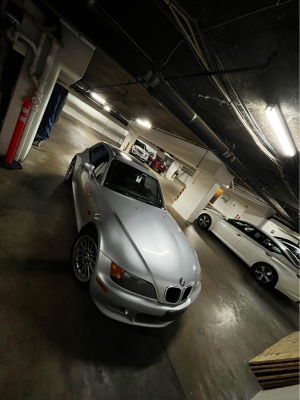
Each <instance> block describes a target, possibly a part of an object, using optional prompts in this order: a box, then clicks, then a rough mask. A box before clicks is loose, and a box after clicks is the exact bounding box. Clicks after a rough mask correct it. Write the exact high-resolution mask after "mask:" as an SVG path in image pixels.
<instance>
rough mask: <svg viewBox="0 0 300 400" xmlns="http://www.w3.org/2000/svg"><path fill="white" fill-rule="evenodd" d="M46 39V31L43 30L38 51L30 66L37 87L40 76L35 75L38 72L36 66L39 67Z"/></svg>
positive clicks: (30, 72) (31, 75)
mask: <svg viewBox="0 0 300 400" xmlns="http://www.w3.org/2000/svg"><path fill="white" fill-rule="evenodd" d="M45 39H46V33H45V32H42V34H41V37H40V41H39V44H38V46H37V50H36V53H35V55H34V58H33V61H32V63H31V65H30V66H29V74H30V77H31V79H32V81H33V83H34V84H35V86H36V87H38V84H39V83H38V78H37V77H36V75H35V72H36V67H37V64H38V62H39V59H40V56H41V53H42V50H43V47H44V43H45Z"/></svg>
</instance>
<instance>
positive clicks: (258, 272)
mask: <svg viewBox="0 0 300 400" xmlns="http://www.w3.org/2000/svg"><path fill="white" fill-rule="evenodd" d="M252 274H253V276H254V278H255V279H256V280H257V282H259V283H260V284H262V285H263V286H265V287H267V288H269V289H272V288H274V287H275V286H276V283H277V282H278V274H277V272H276V270H275V269H274V268H273V267H271V265H269V264H265V263H263V262H262V263H257V264H255V265H253V267H252Z"/></svg>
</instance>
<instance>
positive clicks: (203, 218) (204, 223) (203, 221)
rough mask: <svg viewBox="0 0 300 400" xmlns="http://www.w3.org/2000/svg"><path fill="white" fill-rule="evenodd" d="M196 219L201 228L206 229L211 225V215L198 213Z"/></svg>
mask: <svg viewBox="0 0 300 400" xmlns="http://www.w3.org/2000/svg"><path fill="white" fill-rule="evenodd" d="M197 221H198V225H199V226H200V228H201V229H208V228H209V227H210V225H211V217H210V215H208V214H206V213H204V214H200V215H199V217H198V218H197Z"/></svg>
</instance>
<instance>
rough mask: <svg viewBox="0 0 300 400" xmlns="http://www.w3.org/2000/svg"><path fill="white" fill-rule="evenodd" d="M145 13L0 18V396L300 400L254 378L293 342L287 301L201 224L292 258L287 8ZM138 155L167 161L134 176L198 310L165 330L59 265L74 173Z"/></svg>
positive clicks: (45, 12) (60, 5)
mask: <svg viewBox="0 0 300 400" xmlns="http://www.w3.org/2000/svg"><path fill="white" fill-rule="evenodd" d="M143 3H144V4H140V3H139V2H132V4H131V3H130V4H128V3H127V4H121V3H119V2H114V1H112V2H109V3H108V2H104V1H98V0H96V1H95V2H84V1H82V2H77V3H76V4H73V3H72V4H71V2H58V1H52V2H47V1H39V0H36V1H22V0H20V1H17V0H8V1H5V2H4V4H3V5H2V22H3V24H2V25H3V28H1V64H0V75H1V104H0V107H1V133H0V154H1V155H2V157H1V159H0V166H1V167H0V188H1V190H0V193H1V195H0V203H1V212H0V221H1V234H0V237H1V240H0V260H1V263H0V274H1V279H0V285H1V290H0V296H1V303H0V304H1V306H0V315H1V317H0V321H1V324H0V337H1V344H0V359H1V363H0V396H1V398H3V399H8V400H9V399H41V398H43V399H61V398H66V399H102V398H106V399H113V400H114V399H129V398H130V399H199V400H202V399H203V400H223V399H230V400H231V399H232V400H241V399H243V400H250V399H253V398H255V399H264V398H268V397H263V396H271V397H272V398H273V399H277V398H278V399H288V398H290V399H296V398H298V397H299V386H298V385H297V382H296V383H295V380H293V381H292V383H290V381H289V382H288V384H286V385H284V384H282V385H281V386H282V387H280V388H279V387H277V386H274V388H273V387H271V388H267V389H265V390H264V387H263V386H261V385H260V382H259V380H257V377H256V376H255V374H254V373H253V371H252V370H251V368H250V367H249V361H250V360H251V359H253V358H254V357H256V356H257V355H259V354H261V353H262V352H263V351H265V350H266V349H268V348H269V347H270V346H272V345H274V344H275V343H277V342H278V341H280V340H281V339H283V338H285V337H287V336H288V335H290V334H292V333H293V332H297V331H299V304H297V299H295V298H294V299H292V298H289V297H288V296H287V295H286V294H284V293H283V292H281V291H279V290H276V289H273V290H270V289H267V288H265V287H263V285H262V284H260V283H259V282H258V281H257V280H255V279H254V278H253V273H252V270H251V268H249V266H247V265H246V263H245V262H244V261H243V260H242V259H241V258H240V257H238V256H237V255H236V254H235V253H234V252H233V251H232V250H231V249H230V248H229V247H226V246H225V245H224V243H223V241H222V240H221V239H220V238H218V237H217V236H216V235H214V234H213V233H212V232H211V231H210V230H206V229H202V228H201V226H200V224H199V220H198V217H199V214H200V213H202V212H203V210H208V212H213V213H216V214H217V215H221V216H222V217H223V218H224V219H232V220H236V221H239V220H241V221H246V222H248V223H249V224H252V225H253V226H256V227H258V228H259V229H260V230H261V231H263V232H265V233H266V234H268V235H270V237H272V236H273V237H278V236H280V237H281V238H284V239H285V240H287V241H290V242H291V243H292V244H293V245H294V246H299V200H298V193H299V169H298V163H299V153H298V151H299V133H298V132H299V115H298V107H299V103H298V101H299V85H298V69H299V51H298V29H299V21H298V4H297V2H295V1H294V0H291V1H285V2H284V1H282V2H277V3H276V4H274V2H273V3H272V2H271V1H267V0H266V1H264V2H263V5H262V4H261V2H254V3H251V4H250V3H248V4H246V3H245V4H239V5H236V4H235V3H234V2H230V3H228V4H227V6H226V8H224V5H223V2H220V1H216V2H214V3H215V4H212V3H211V2H209V1H205V2H201V4H198V2H187V1H183V0H182V1H180V2H177V1H173V2H170V3H169V2H164V1H160V0H155V1H146V2H143ZM70 5H71V8H70ZM216 9H217V10H218V12H216ZM70 10H71V11H70ZM275 53H276V54H275ZM221 62H222V64H221ZM242 67H243V68H244V70H243V71H241V70H238V69H239V68H242ZM224 70H225V72H224ZM212 71H214V72H216V71H218V74H214V72H213V73H212V74H210V73H211V72H212ZM228 71H229V72H228ZM226 72H227V73H226ZM205 74H206V76H205ZM209 74H210V75H209ZM228 77H229V78H228ZM57 93H59V94H57ZM25 97H26V98H27V99H29V101H30V111H28V116H26V115H27V114H26V113H25V114H24V104H25V102H24V99H25ZM269 105H272V107H271V110H273V109H276V110H279V111H278V112H279V115H280V118H281V119H282V120H283V121H284V125H283V130H285V131H286V135H287V139H286V142H288V143H289V148H288V150H286V149H284V148H283V147H282V144H281V142H280V138H279V136H277V134H275V132H274V130H273V128H272V126H271V124H270V122H269V120H268V117H267V111H268V106H269ZM265 110H267V111H265ZM20 112H21V114H20ZM22 113H23V114H22ZM24 115H25V116H26V117H24ZM20 116H21V117H23V118H25V123H24V124H23V125H22V129H21V131H20V129H19V128H20V124H19V125H18V121H19V120H20V121H21V122H22V119H20ZM23 122H24V121H23ZM18 127H19V128H18ZM45 127H46V128H45ZM18 130H19V134H20V135H19V138H18V139H17V141H16V140H13V137H14V136H15V133H16V132H17V134H18ZM15 137H16V136H15ZM136 140H138V141H139V142H141V143H143V144H144V145H145V147H146V150H147V151H146V153H147V154H148V153H151V154H153V157H154V158H155V157H156V158H157V159H158V158H159V159H160V160H162V165H164V166H165V167H164V168H163V169H162V170H160V168H161V167H157V166H156V164H154V163H151V162H150V163H149V162H148V158H147V160H142V161H143V162H144V165H145V167H146V168H148V169H149V170H150V171H151V173H152V174H154V176H155V178H156V179H157V180H158V181H159V183H160V185H161V188H162V192H163V196H164V199H165V203H166V210H167V211H168V213H170V215H171V216H172V218H173V219H174V220H175V221H176V223H177V224H178V226H179V228H180V230H181V231H182V232H183V233H184V235H185V236H186V238H187V240H188V241H189V242H190V244H191V245H192V246H193V247H194V248H195V250H196V252H197V255H198V259H199V263H200V265H201V293H200V295H199V297H198V298H197V299H196V300H195V301H194V302H193V303H192V304H191V305H190V306H189V307H188V309H187V311H186V312H185V313H184V314H183V315H182V316H181V317H180V318H178V319H176V320H175V321H174V322H172V323H171V324H170V325H168V326H166V327H164V328H159V329H158V328H155V327H143V326H137V325H134V324H132V325H130V324H125V323H122V322H119V321H117V320H114V319H111V318H108V317H107V316H105V315H104V314H102V313H101V312H100V311H99V310H98V309H97V307H96V306H95V304H94V303H93V301H92V299H91V297H90V295H89V292H88V290H85V289H83V288H82V287H80V286H79V285H78V282H76V281H75V279H74V277H73V276H72V268H71V265H70V253H71V249H72V244H73V243H74V240H75V238H76V236H77V234H78V227H77V225H76V219H75V211H74V200H73V194H72V188H70V187H69V186H67V185H66V184H65V182H64V176H65V174H66V171H67V169H68V166H69V165H70V163H71V162H72V160H73V158H74V156H75V155H76V154H78V153H81V152H83V151H84V150H85V149H87V148H91V147H92V146H94V145H95V144H97V143H99V142H105V143H108V144H110V145H113V146H115V147H117V148H119V149H121V150H123V151H124V154H126V155H130V154H131V155H133V156H134V153H133V152H132V149H133V146H135V143H136ZM11 149H13V150H11ZM11 151H13V156H12V157H11V159H9V157H8V156H9V154H11ZM287 152H290V154H287ZM137 157H139V156H137ZM147 157H148V156H147ZM142 223H143V221H142V220H141V224H142ZM144 229H145V232H146V231H147V227H146V226H145V227H144ZM150 236H151V232H149V237H150ZM117 245H118V243H117V242H116V243H115V246H117ZM298 267H299V265H298ZM182 274H183V275H184V266H183V272H182ZM178 278H179V277H178ZM298 278H299V276H298ZM298 278H297V279H298ZM298 300H300V299H298ZM297 357H298V358H299V354H298V356H297ZM297 362H298V361H297ZM293 372H294V370H293ZM298 376H299V374H298ZM295 379H296V378H295ZM276 396H277V397H276ZM289 396H290V397H289Z"/></svg>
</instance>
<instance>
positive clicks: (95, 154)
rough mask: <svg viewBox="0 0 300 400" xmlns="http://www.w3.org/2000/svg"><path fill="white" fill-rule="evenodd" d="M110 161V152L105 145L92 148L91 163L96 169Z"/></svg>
mask: <svg viewBox="0 0 300 400" xmlns="http://www.w3.org/2000/svg"><path fill="white" fill-rule="evenodd" d="M104 161H108V152H107V150H106V148H105V146H103V144H96V145H95V146H93V147H91V148H90V162H91V164H93V165H94V166H95V169H96V168H97V167H99V165H100V164H101V163H103V162H104Z"/></svg>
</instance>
